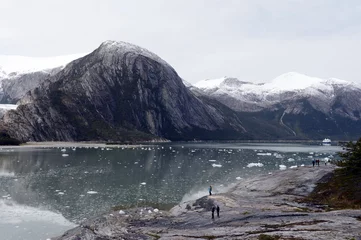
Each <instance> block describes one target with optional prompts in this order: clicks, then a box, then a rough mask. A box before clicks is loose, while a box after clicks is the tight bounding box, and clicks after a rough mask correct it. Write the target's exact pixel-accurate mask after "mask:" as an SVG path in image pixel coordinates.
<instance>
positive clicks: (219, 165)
mask: <svg viewBox="0 0 361 240" xmlns="http://www.w3.org/2000/svg"><path fill="white" fill-rule="evenodd" d="M212 167H222V165H221V164H215V163H213V164H212Z"/></svg>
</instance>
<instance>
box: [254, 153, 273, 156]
mask: <svg viewBox="0 0 361 240" xmlns="http://www.w3.org/2000/svg"><path fill="white" fill-rule="evenodd" d="M257 155H259V156H272V153H257Z"/></svg>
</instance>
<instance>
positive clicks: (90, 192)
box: [86, 191, 98, 194]
mask: <svg viewBox="0 0 361 240" xmlns="http://www.w3.org/2000/svg"><path fill="white" fill-rule="evenodd" d="M86 193H87V194H98V192H96V191H87V192H86Z"/></svg>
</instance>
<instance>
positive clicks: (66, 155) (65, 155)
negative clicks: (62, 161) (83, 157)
mask: <svg viewBox="0 0 361 240" xmlns="http://www.w3.org/2000/svg"><path fill="white" fill-rule="evenodd" d="M61 156H63V157H68V156H69V154H66V153H64V154H61Z"/></svg>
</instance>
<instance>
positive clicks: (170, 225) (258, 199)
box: [53, 165, 361, 240]
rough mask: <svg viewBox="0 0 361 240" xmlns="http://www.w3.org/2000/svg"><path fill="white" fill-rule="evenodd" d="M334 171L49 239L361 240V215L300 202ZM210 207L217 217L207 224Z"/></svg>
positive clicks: (239, 188) (241, 187)
mask: <svg viewBox="0 0 361 240" xmlns="http://www.w3.org/2000/svg"><path fill="white" fill-rule="evenodd" d="M334 169H335V166H333V165H327V166H320V167H310V166H306V167H298V168H294V169H288V170H285V171H277V172H275V173H273V174H271V175H262V176H256V177H254V178H252V179H247V180H244V181H242V182H240V183H238V184H237V185H236V186H234V187H233V188H231V189H229V190H228V191H227V192H226V193H222V194H216V195H212V196H205V197H202V198H200V199H197V200H194V201H188V202H184V203H181V204H179V205H177V206H175V207H173V208H172V209H171V210H170V211H159V210H158V209H153V208H151V207H149V208H135V209H124V210H121V211H113V212H111V213H106V214H103V215H102V216H101V217H98V218H94V219H90V220H87V221H85V222H84V223H82V224H81V226H78V227H76V228H74V229H71V230H69V231H67V232H66V233H64V234H63V235H62V236H60V237H56V238H53V239H54V240H75V239H76V240H78V239H82V240H84V239H86V240H90V239H98V240H100V239H102V240H105V239H299V240H301V239H325V240H326V239H327V240H329V239H340V240H341V239H342V240H344V239H361V210H332V209H329V208H325V206H318V205H313V204H307V203H302V201H300V199H302V198H303V197H305V196H307V195H308V194H309V193H310V192H311V191H312V190H313V189H314V186H315V184H316V183H317V182H320V181H321V182H322V181H324V180H325V179H326V178H327V176H328V174H329V173H331V172H332V171H333V170H334ZM205 194H206V191H205ZM215 204H217V205H219V206H220V209H221V211H220V217H219V218H218V217H217V216H216V217H215V219H212V218H211V208H212V206H213V205H215ZM326 209H327V210H326Z"/></svg>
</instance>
